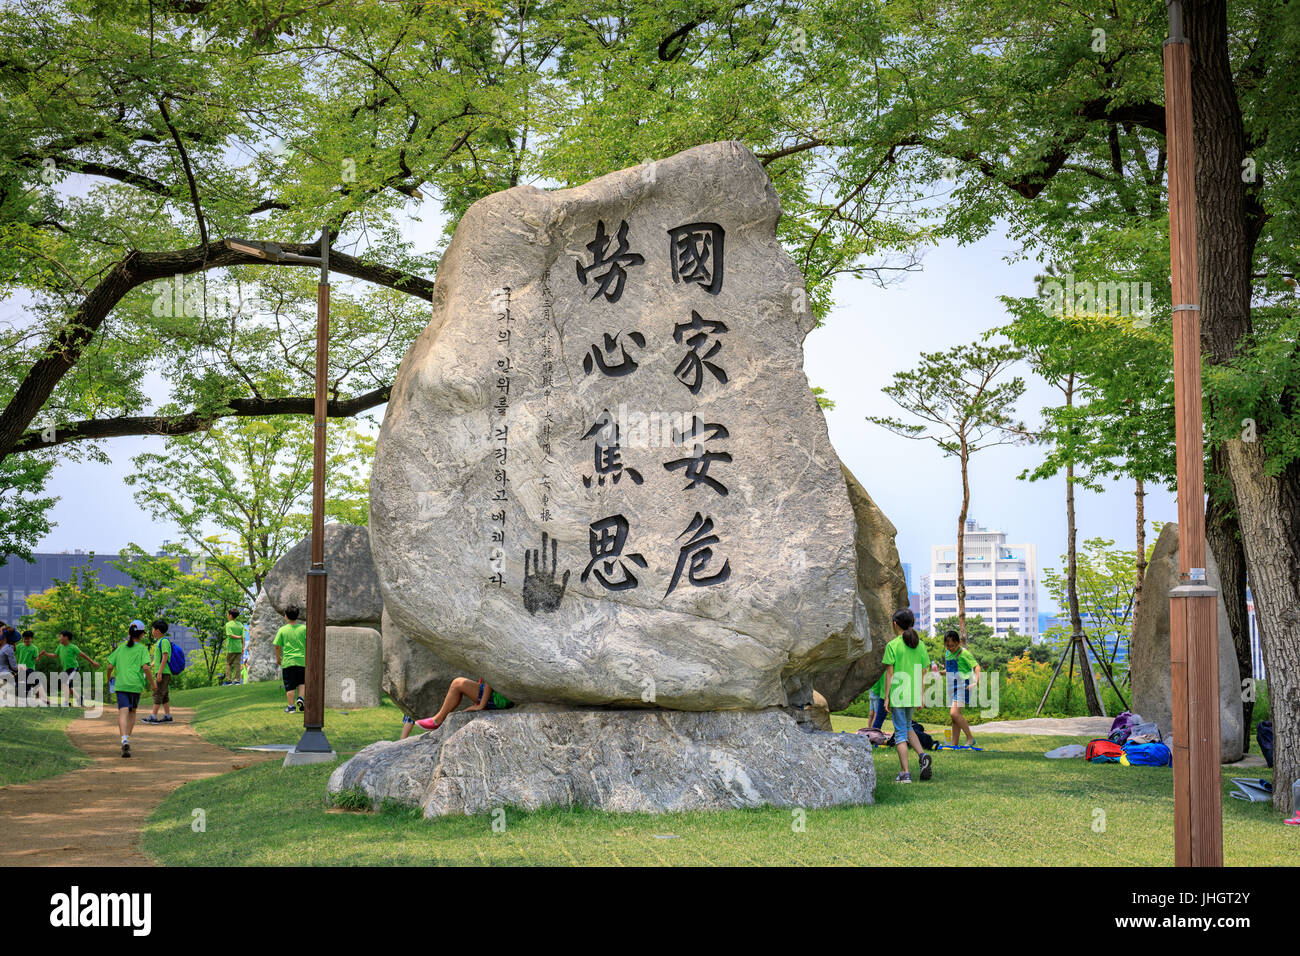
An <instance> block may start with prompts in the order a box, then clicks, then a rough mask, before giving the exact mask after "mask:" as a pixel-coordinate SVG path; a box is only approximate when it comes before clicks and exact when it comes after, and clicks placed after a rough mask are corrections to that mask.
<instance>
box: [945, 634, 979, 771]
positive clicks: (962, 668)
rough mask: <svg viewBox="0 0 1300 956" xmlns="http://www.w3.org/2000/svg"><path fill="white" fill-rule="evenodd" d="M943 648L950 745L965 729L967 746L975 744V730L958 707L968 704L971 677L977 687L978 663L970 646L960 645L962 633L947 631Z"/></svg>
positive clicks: (955, 743) (957, 740) (954, 744)
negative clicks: (950, 724)
mask: <svg viewBox="0 0 1300 956" xmlns="http://www.w3.org/2000/svg"><path fill="white" fill-rule="evenodd" d="M943 648H944V655H943V666H944V671H945V674H944V682H945V683H946V684H947V688H948V714H949V716H951V717H952V745H953V746H954V747H956V746H957V745H958V744H959V743H961V735H962V732H963V731H964V732H965V734H966V737H967V740H968V743H967V746H969V747H974V746H975V732H974V731H973V730H971V728H970V723H969V722H968V721H967V720H966V718H965V716H964V715H963V714H962V712H961V709H962V708H963V707H968V706H970V684H971V681H972V680H974V681H975V686H976V687H978V686H979V679H980V665H979V662H978V661H976V660H975V655H973V654H972V653H971V652H970V649H969V648H965V647H962V644H961V635H960V634H958V633H957V632H956V631H949V632H948V633H947V634H945V635H944V636H943Z"/></svg>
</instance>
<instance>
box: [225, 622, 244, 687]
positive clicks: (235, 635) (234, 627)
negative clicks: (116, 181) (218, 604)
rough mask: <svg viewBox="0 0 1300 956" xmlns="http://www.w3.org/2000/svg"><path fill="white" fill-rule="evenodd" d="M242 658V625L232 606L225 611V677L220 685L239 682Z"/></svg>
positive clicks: (226, 685) (227, 685)
mask: <svg viewBox="0 0 1300 956" xmlns="http://www.w3.org/2000/svg"><path fill="white" fill-rule="evenodd" d="M243 658H244V625H243V624H241V623H240V622H239V612H238V611H236V610H235V609H234V608H233V607H232V608H230V609H229V610H228V611H226V679H225V680H224V681H223V682H222V684H221V686H222V687H229V686H230V685H231V684H238V683H239V682H240V676H241V675H240V662H241V661H242V660H243Z"/></svg>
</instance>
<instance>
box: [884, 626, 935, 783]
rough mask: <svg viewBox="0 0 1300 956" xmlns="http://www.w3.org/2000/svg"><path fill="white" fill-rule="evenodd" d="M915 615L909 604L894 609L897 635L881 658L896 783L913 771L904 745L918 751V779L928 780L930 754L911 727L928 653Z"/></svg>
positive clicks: (928, 659)
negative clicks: (895, 754)
mask: <svg viewBox="0 0 1300 956" xmlns="http://www.w3.org/2000/svg"><path fill="white" fill-rule="evenodd" d="M915 624H916V618H915V617H914V616H913V614H912V612H911V610H909V609H908V608H900V609H899V610H897V611H895V612H894V620H893V628H894V633H895V634H897V635H898V636H897V637H895V638H894V639H893V640H892V641H890V642H889V643H888V644H886V645H885V654H884V657H882V658H881V661H882V662H883V663H884V665H885V687H887V688H888V689H889V695H888V696H889V708H890V715H891V716H892V717H893V720H894V745H895V747H897V749H898V763H899V765H900V766H901V768H902V769H901V770H899V772H898V776H897V777H895V778H894V781H895V782H896V783H911V782H912V773H911V770H910V768H909V767H908V764H907V748H908V747H909V746H910V747H911V748H912V749H913V750H915V751H916V752H917V755H918V758H917V759H918V761H919V762H920V764H921V779H922V780H929V779H930V774H931V767H930V764H931V762H932V761H931V757H930V755H929V754H928V753H926V752H925V751H924V750H922V749H921V740H920V738H918V737H917V736H916V731H915V730H913V729H912V714H913V712H914V711H915V710H916V708H917V707H920V706H921V691H922V682H923V681H924V679H925V671H926V668H927V667H928V666H929V664H930V655H929V654H927V653H926V650H925V645H924V644H922V643H921V635H919V634H917V633H916V631H915V630H914V628H913V626H914V625H915Z"/></svg>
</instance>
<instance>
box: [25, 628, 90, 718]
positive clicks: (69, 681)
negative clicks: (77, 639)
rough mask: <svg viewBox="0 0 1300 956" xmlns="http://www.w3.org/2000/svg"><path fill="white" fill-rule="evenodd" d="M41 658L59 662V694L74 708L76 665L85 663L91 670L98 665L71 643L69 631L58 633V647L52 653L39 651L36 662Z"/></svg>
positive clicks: (75, 699) (75, 700)
mask: <svg viewBox="0 0 1300 956" xmlns="http://www.w3.org/2000/svg"><path fill="white" fill-rule="evenodd" d="M42 657H52V658H54V659H55V660H56V661H58V662H59V670H60V671H61V672H62V673H61V674H60V676H59V684H60V686H61V687H62V688H64V690H62V691H61V692H60V693H61V694H63V693H66V694H67V701H68V705H69V706H72V707H75V706H76V704H77V692H76V689H75V687H76V682H77V665H78V664H79V663H80V662H81V661H85V662H86V663H87V664H89V665H90V666H91V667H92V668H96V667H98V666H99V665H98V664H96V663H95V662H94V661H93V660H91V659H90V658H89V657H87V656H86V655H85V654H84V653H83V652H82V650H81V648H80V647H78V646H77V645H76V644H73V643H72V632H71V631H59V646H58V647H57V648H56V649H55V650H53V651H41V653H40V655H39V656H38V657H37V658H36V659H37V660H38V661H39V660H40V659H41V658H42Z"/></svg>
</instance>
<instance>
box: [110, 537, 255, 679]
mask: <svg viewBox="0 0 1300 956" xmlns="http://www.w3.org/2000/svg"><path fill="white" fill-rule="evenodd" d="M165 550H169V551H170V553H167V554H163V555H155V554H149V553H148V552H146V551H145V550H144V549H142V548H140V547H139V546H138V545H134V544H132V545H130V546H129V547H128V548H127V550H126V551H124V552H123V558H124V560H123V561H122V562H121V563H119V564H118V567H119V568H121V570H122V571H124V572H126V573H127V574H129V575H130V576H131V580H132V581H133V582H134V584H135V588H136V590H137V592H138V593H141V594H147V595H149V597H150V600H151V602H152V603H153V606H155V607H156V608H157V612H156V613H157V614H158V616H160V617H163V618H165V619H166V620H167V621H168V622H169V623H170V624H173V625H176V624H179V625H181V626H182V627H186V628H189V629H190V631H191V632H192V633H193V636H194V637H195V638H196V639H197V641H198V643H199V647H200V649H201V651H202V655H203V656H202V660H201V662H196V661H194V660H192V659H191V660H190V661H189V662H188V663H189V666H188V667H186V669H185V674H184V675H183V678H182V680H183V683H184V686H187V687H192V686H198V685H202V686H208V685H210V684H212V683H213V682H214V680H215V675H216V671H217V668H218V666H219V665H220V664H222V663H224V661H225V656H224V651H225V639H226V634H225V623H226V610H227V609H228V608H235V609H238V610H240V611H247V610H248V609H249V607H250V605H249V604H248V603H247V593H246V592H245V590H244V588H243V587H241V586H240V584H239V583H238V582H239V580H240V574H239V573H238V572H237V571H235V570H234V568H233V567H231V568H227V567H226V565H237V563H238V562H239V561H240V555H239V554H237V553H228V554H224V555H217V556H211V555H208V554H206V553H204V554H202V555H194V554H190V553H187V552H185V551H184V550H183V549H181V548H178V547H175V546H173V547H172V548H170V549H165ZM200 558H202V559H203V560H199V559H200ZM196 567H202V568H203V569H204V570H203V571H202V572H200V571H198V570H194V569H195V568H196ZM185 568H189V569H190V570H185ZM196 663H198V664H199V666H197V667H196V666H194V665H195V664H196Z"/></svg>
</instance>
